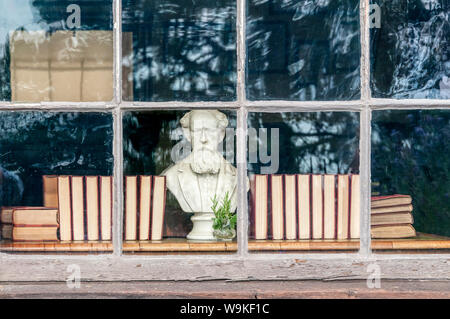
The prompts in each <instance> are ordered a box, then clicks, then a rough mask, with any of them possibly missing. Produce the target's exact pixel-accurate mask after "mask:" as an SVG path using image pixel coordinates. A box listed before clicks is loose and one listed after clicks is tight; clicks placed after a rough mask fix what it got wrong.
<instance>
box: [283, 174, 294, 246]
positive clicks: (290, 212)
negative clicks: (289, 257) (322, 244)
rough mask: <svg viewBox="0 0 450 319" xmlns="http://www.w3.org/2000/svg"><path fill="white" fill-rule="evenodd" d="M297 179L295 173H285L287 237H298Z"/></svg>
mask: <svg viewBox="0 0 450 319" xmlns="http://www.w3.org/2000/svg"><path fill="white" fill-rule="evenodd" d="M296 184H297V179H296V176H295V175H284V185H285V195H284V197H285V198H284V207H285V229H286V239H296V238H297V203H296V201H297V189H296V187H297V185H296Z"/></svg>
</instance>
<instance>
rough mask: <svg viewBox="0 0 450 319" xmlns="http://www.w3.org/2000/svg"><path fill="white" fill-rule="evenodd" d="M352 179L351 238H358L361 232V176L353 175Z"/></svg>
mask: <svg viewBox="0 0 450 319" xmlns="http://www.w3.org/2000/svg"><path fill="white" fill-rule="evenodd" d="M350 179H351V181H350V183H351V187H350V197H351V199H350V238H352V239H356V238H359V234H360V232H359V228H360V211H361V207H360V200H361V199H360V197H361V196H360V194H361V191H360V187H359V186H360V178H359V175H351V177H350Z"/></svg>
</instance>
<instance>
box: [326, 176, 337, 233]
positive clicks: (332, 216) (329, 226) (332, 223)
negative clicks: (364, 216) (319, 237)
mask: <svg viewBox="0 0 450 319" xmlns="http://www.w3.org/2000/svg"><path fill="white" fill-rule="evenodd" d="M335 192H336V186H335V175H324V177H323V206H324V207H323V238H324V239H335V238H336V200H335Z"/></svg>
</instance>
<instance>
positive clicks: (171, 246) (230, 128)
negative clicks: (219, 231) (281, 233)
mask: <svg viewBox="0 0 450 319" xmlns="http://www.w3.org/2000/svg"><path fill="white" fill-rule="evenodd" d="M235 129H236V113H235V112H231V111H217V110H195V111H191V112H188V111H152V112H128V113H125V115H124V119H123V130H124V175H125V181H124V185H125V186H124V188H125V200H124V201H125V205H124V210H125V213H124V223H125V227H124V229H125V231H124V239H125V242H124V251H126V252H151V253H157V252H158V251H159V252H174V251H178V252H185V253H191V252H198V251H210V252H211V251H212V252H222V253H223V252H227V251H235V250H236V249H237V246H236V242H235V238H234V239H233V240H232V239H231V238H230V241H220V240H219V239H218V238H217V237H215V236H214V235H213V225H212V224H213V220H212V218H214V214H213V210H212V205H213V203H212V199H213V198H214V196H217V199H218V200H219V205H218V207H219V206H221V204H222V200H223V198H224V195H225V194H226V192H228V193H229V198H230V199H231V207H230V213H234V212H235V210H236V196H237V189H236V185H237V178H236V169H235V167H236V164H235V135H234V134H235ZM164 178H165V179H164ZM164 182H165V185H164ZM158 183H160V184H159V185H158ZM164 193H165V194H166V196H164ZM193 213H195V215H193ZM208 223H209V224H208ZM155 225H156V226H155ZM194 225H197V226H195V227H194ZM234 228H235V226H234ZM161 229H162V231H161ZM234 230H235V229H234ZM155 231H156V232H155Z"/></svg>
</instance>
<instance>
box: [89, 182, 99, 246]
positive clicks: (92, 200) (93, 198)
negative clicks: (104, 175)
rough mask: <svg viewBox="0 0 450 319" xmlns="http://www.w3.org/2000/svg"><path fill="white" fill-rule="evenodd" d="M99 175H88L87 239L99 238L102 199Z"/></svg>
mask: <svg viewBox="0 0 450 319" xmlns="http://www.w3.org/2000/svg"><path fill="white" fill-rule="evenodd" d="M98 180H99V178H98V176H86V177H85V181H86V193H85V194H86V226H87V239H88V240H99V239H100V234H99V216H100V201H99V188H98Z"/></svg>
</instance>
